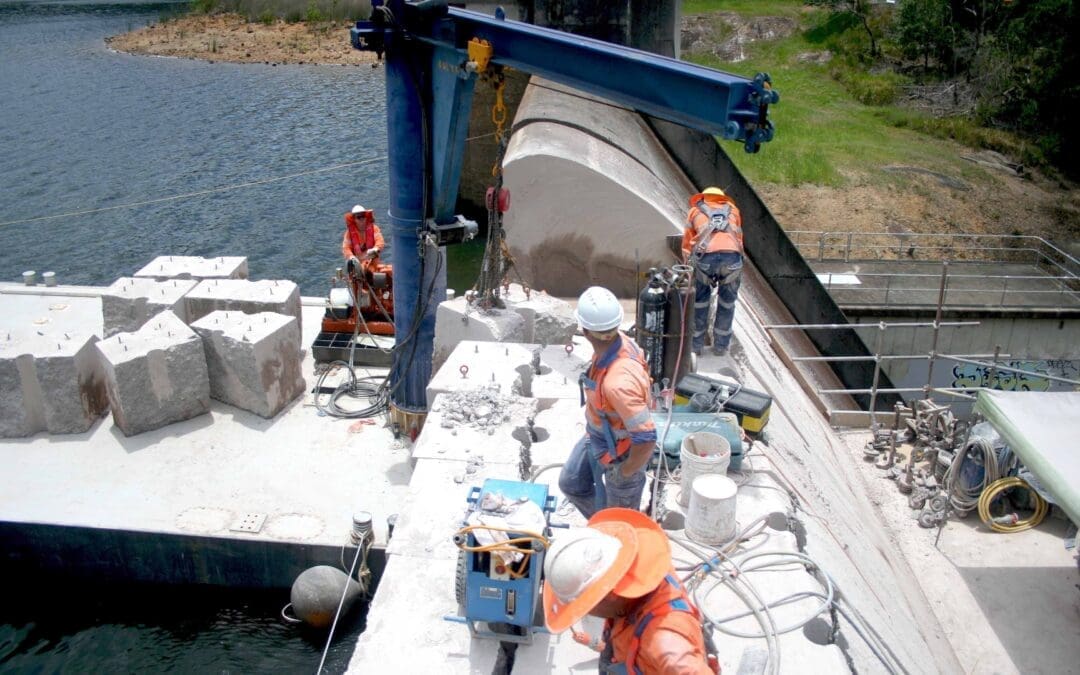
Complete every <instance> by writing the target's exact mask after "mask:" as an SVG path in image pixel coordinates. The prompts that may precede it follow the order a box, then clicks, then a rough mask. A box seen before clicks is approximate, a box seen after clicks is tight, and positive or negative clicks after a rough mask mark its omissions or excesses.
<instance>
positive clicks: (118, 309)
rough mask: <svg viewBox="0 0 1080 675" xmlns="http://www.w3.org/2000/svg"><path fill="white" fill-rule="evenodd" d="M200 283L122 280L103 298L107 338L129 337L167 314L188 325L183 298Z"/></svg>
mask: <svg viewBox="0 0 1080 675" xmlns="http://www.w3.org/2000/svg"><path fill="white" fill-rule="evenodd" d="M196 284H198V282H197V281H194V280H191V279H171V280H167V281H157V280H155V279H150V278H137V277H121V278H119V279H117V280H116V281H114V282H113V283H112V285H111V286H109V288H108V290H107V291H106V292H105V293H103V294H102V295H101V313H102V322H103V327H104V330H105V334H104V337H111V336H113V335H116V334H117V333H130V332H132V331H136V330H139V329H140V328H142V327H143V324H145V323H146V322H147V321H148V320H149V319H150V318H151V317H153V316H156V315H157V314H159V313H160V312H163V311H165V310H169V311H171V312H172V313H173V314H175V315H176V316H178V317H180V320H181V321H184V322H187V320H188V317H187V305H186V304H185V302H184V295H186V294H187V293H188V292H189V291H191V289H193V288H195V286H196Z"/></svg>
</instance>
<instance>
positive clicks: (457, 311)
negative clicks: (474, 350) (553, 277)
mask: <svg viewBox="0 0 1080 675" xmlns="http://www.w3.org/2000/svg"><path fill="white" fill-rule="evenodd" d="M502 299H503V300H504V302H505V303H506V308H505V309H490V310H481V309H479V308H477V307H476V306H475V305H472V304H470V303H469V301H468V300H467V299H466V298H464V297H460V298H455V299H453V300H447V301H446V302H442V303H440V304H439V308H438V310H437V311H436V313H435V349H434V354H433V356H432V370H438V369H439V368H440V367H441V366H442V364H443V363H445V362H446V359H447V358H448V357H449V356H450V352H452V351H454V348H455V347H457V345H458V343H460V342H461V341H462V340H476V341H480V342H531V343H540V344H548V345H553V344H566V343H567V342H569V341H570V339H571V338H572V337H573V336H574V334H575V333H576V332H577V320H576V319H575V318H574V310H573V308H571V306H570V305H569V303H567V302H565V301H563V300H560V299H558V298H554V297H552V296H550V295H547V294H546V293H543V292H541V291H535V290H534V291H530V292H529V293H528V294H526V293H525V289H523V288H522V287H521V286H520V285H518V284H511V285H510V289H509V291H508V292H505V293H503V294H502Z"/></svg>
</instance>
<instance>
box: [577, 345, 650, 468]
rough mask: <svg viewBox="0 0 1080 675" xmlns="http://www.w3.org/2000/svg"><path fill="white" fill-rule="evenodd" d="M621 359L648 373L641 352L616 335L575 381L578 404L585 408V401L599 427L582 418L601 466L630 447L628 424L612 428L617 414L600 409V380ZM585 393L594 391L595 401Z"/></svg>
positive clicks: (610, 462) (602, 381)
mask: <svg viewBox="0 0 1080 675" xmlns="http://www.w3.org/2000/svg"><path fill="white" fill-rule="evenodd" d="M621 358H626V359H633V360H635V361H637V362H638V363H640V364H641V367H642V368H645V369H646V371H648V365H647V364H646V363H645V355H644V354H643V353H642V351H641V349H640V348H639V347H638V346H637V345H636V344H634V343H633V342H631V341H628V340H625V339H623V338H622V336H619V343H618V344H613V345H612V346H611V347H610V348H608V351H607V352H606V353H605V354H604V355H603V356H601V357H600V358H599V359H598V360H597V361H596V363H595V364H593V366H592V367H591V368H589V370H587V371H586V372H584V373H582V374H581V376H580V377H579V378H578V391H579V392H580V394H581V405H585V403H586V401H588V403H589V407H590V409H591V410H592V411H593V412H594V413H595V414H596V416H597V417H599V418H600V425H599V426H596V424H595V423H594V422H593V420H592V419H590V418H589V416H588V415H586V416H585V422H586V427H587V428H588V434H589V437H590V438H591V439H592V444H593V446H594V449H597V450H602V452H601V453H600V454H599V457H598V458H597V459H598V460H599V462H600V464H602V465H605V466H607V465H610V464H612V463H613V462H616V461H617V460H618V459H619V458H620V457H622V456H623V454H625V453H626V451H627V450H629V449H630V445H631V443H630V431H629V429H627V428H626V427H627V426H629V425H628V424H626V422H625V421H623V426H624V428H622V429H616V428H615V427H614V426H613V425H612V424H611V421H612V420H613V419H620V418H619V416H618V413H616V412H615V411H611V412H608V411H606V410H605V409H604V403H605V401H604V390H603V383H604V378H605V377H606V376H607V374H608V372H609V371H610V370H611V367H612V366H613V365H614V364H615V362H616V361H618V360H619V359H621ZM589 375H592V377H589ZM586 391H591V392H594V395H595V397H596V399H595V401H594V400H592V396H588V395H586V393H585V392H586ZM620 421H622V420H620Z"/></svg>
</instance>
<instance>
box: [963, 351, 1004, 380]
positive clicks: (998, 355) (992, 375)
mask: <svg viewBox="0 0 1080 675" xmlns="http://www.w3.org/2000/svg"><path fill="white" fill-rule="evenodd" d="M968 358H972V357H968ZM999 358H1001V345H994V360H993V361H991V363H992V364H993V365H991V366H990V378H989V379H988V380H987V382H988V383H989V384H990V387H991V388H993V386H994V382H995V381H996V380H997V362H998V359H999Z"/></svg>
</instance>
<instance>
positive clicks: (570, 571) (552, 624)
mask: <svg viewBox="0 0 1080 675" xmlns="http://www.w3.org/2000/svg"><path fill="white" fill-rule="evenodd" d="M586 615H591V616H596V617H601V618H603V619H606V622H605V624H604V635H603V638H602V640H597V641H594V640H592V639H591V638H590V637H589V636H587V635H583V634H582V633H581V632H579V631H577V630H574V639H575V640H577V641H578V642H581V643H583V644H590V645H594V648H595V649H596V650H597V651H600V652H601V656H600V672H601V673H688V674H690V675H711V674H713V673H716V672H719V664H718V661H717V660H716V658H715V655H714V654H712V655H711V654H709V652H710V651H715V650H710V649H709V648H708V645H710V644H711V640H710V641H707V640H706V634H705V633H704V631H703V629H702V624H701V615H700V613H699V612H698V610H697V608H695V607H694V605H693V604H692V603H691V602H690V598H689V596H688V595H687V593H686V589H685V588H683V586H682V584H681V583H680V582H679V580H678V578H677V577H676V576H675V570H674V568H673V566H672V562H671V545H670V544H669V543H668V539H667V535H666V534H665V533H664V531H663V530H662V529H660V526H659V525H657V524H656V523H655V522H653V521H652V519H650V518H649V517H648V516H646V515H645V514H643V513H639V512H637V511H634V510H631V509H620V508H614V509H605V510H603V511H599V512H598V513H596V515H594V516H593V517H592V518H590V519H589V524H588V527H585V528H580V529H572V530H567V531H566V532H563V533H559V534H557V535H556V536H555V537H554V539H553V540H552V542H551V545H550V547H549V548H548V551H547V554H546V555H545V557H544V620H545V623H546V624H547V628H548V630H550V631H551V632H552V633H561V632H562V631H564V630H566V629H567V628H571V629H573V626H574V624H576V623H577V622H579V621H581V620H582V619H583V618H585V616H586Z"/></svg>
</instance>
